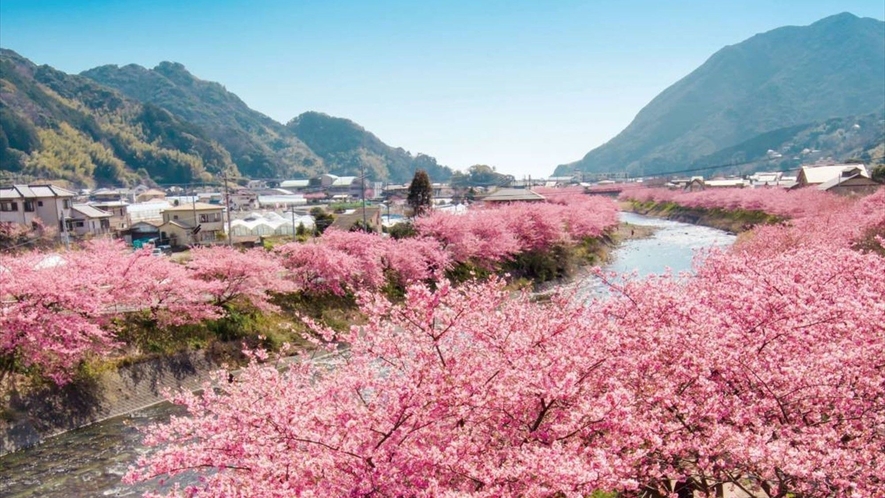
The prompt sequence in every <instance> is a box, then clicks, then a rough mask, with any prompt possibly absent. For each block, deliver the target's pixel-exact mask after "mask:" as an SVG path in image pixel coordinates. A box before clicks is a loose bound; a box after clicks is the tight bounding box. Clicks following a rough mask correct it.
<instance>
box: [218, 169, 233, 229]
mask: <svg viewBox="0 0 885 498" xmlns="http://www.w3.org/2000/svg"><path fill="white" fill-rule="evenodd" d="M221 178H223V179H224V207H225V208H226V211H227V245H229V246H232V245H234V239H233V237H234V234H233V232H232V231H231V219H230V217H231V212H230V190H228V188H227V172H224V173H222V175H221Z"/></svg>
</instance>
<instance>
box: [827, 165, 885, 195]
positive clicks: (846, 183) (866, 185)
mask: <svg viewBox="0 0 885 498" xmlns="http://www.w3.org/2000/svg"><path fill="white" fill-rule="evenodd" d="M865 172H866V170H865V169H863V170H862V169H860V168H845V169H843V170H842V172H841V174H840V175H839V176H837V177H835V178H833V179H831V180H829V181H827V182H824V183H821V184H820V185H818V186H817V188H818V190H823V191H825V192H832V193H834V194H838V195H867V194H872V193H874V192H875V191H876V190H878V189H879V187H881V186H882V185H880V184H879V183H877V182H876V181H874V180H872V179H870V177H869V176H867V175H866V174H865Z"/></svg>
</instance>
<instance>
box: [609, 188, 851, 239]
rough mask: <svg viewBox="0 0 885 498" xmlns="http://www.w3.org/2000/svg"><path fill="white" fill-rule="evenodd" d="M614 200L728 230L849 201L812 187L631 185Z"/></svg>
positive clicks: (641, 211) (813, 212) (636, 208)
mask: <svg viewBox="0 0 885 498" xmlns="http://www.w3.org/2000/svg"><path fill="white" fill-rule="evenodd" d="M618 199H619V200H620V201H622V203H623V204H624V205H625V206H624V207H625V208H626V209H628V210H630V211H633V212H635V213H639V214H643V215H647V216H655V217H659V218H667V219H671V220H676V221H682V222H685V223H694V224H699V225H704V226H710V227H713V228H718V229H720V230H726V231H730V232H735V233H739V232H744V231H746V230H749V229H751V228H753V227H755V226H757V225H771V224H776V223H781V222H783V221H785V220H789V219H794V218H807V217H810V216H814V215H816V214H821V213H828V212H831V211H836V210H839V209H842V208H844V206H845V205H846V204H847V203H849V202H850V201H848V200H846V199H844V198H841V197H838V196H835V195H832V194H828V193H826V192H821V191H818V190H815V189H800V190H786V189H781V188H759V189H741V188H727V189H709V190H704V191H699V192H685V191H682V190H670V189H663V188H632V189H627V190H624V191H623V192H622V193H621V194H620V195H619V196H618Z"/></svg>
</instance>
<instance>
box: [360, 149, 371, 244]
mask: <svg viewBox="0 0 885 498" xmlns="http://www.w3.org/2000/svg"><path fill="white" fill-rule="evenodd" d="M360 194H362V195H361V197H362V198H363V230H365V231H366V232H368V231H369V223H368V221H366V165H365V164H363V162H362V161H360Z"/></svg>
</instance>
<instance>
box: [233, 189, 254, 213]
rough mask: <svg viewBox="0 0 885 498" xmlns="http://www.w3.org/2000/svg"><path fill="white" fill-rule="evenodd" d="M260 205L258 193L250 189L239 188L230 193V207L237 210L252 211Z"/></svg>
mask: <svg viewBox="0 0 885 498" xmlns="http://www.w3.org/2000/svg"><path fill="white" fill-rule="evenodd" d="M257 207H258V193H257V192H255V191H254V190H250V189H245V188H242V189H237V190H236V191H235V192H232V193H231V194H230V208H231V209H232V210H235V211H251V210H253V209H256V208H257Z"/></svg>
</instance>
